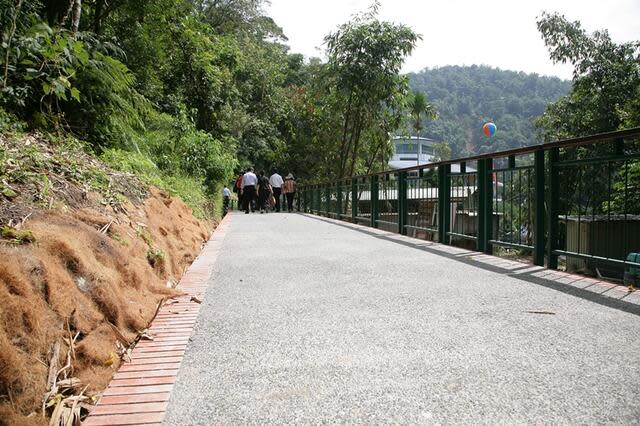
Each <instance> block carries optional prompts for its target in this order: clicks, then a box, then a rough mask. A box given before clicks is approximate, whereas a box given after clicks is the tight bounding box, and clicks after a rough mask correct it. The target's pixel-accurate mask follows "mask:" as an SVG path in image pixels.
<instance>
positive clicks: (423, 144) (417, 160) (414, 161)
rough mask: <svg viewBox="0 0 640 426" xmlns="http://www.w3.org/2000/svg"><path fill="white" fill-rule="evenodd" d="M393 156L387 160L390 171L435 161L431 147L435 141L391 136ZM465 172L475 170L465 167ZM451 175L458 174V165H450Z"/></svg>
mask: <svg viewBox="0 0 640 426" xmlns="http://www.w3.org/2000/svg"><path fill="white" fill-rule="evenodd" d="M391 142H392V143H393V156H392V157H391V159H390V160H389V163H388V164H389V167H390V168H391V170H398V169H406V168H408V167H414V166H422V165H425V164H429V163H433V162H434V161H435V153H434V147H433V145H435V144H436V141H434V140H433V139H429V138H423V137H419V136H393V137H392V138H391ZM467 171H469V172H475V171H476V169H474V168H473V167H469V166H467ZM451 172H452V173H460V165H459V164H452V165H451Z"/></svg>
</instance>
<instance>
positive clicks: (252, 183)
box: [240, 167, 258, 214]
mask: <svg viewBox="0 0 640 426" xmlns="http://www.w3.org/2000/svg"><path fill="white" fill-rule="evenodd" d="M257 184H258V178H257V176H256V175H255V173H253V167H249V169H248V170H247V173H245V174H244V175H243V176H242V184H241V185H240V188H241V189H242V207H243V209H244V212H245V214H249V209H251V211H252V212H253V200H254V199H255V198H256V185H257Z"/></svg>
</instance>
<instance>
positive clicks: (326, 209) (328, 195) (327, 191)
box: [324, 184, 331, 217]
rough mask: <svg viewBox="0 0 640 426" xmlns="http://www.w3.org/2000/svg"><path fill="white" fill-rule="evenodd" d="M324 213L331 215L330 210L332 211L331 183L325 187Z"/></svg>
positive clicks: (327, 215)
mask: <svg viewBox="0 0 640 426" xmlns="http://www.w3.org/2000/svg"><path fill="white" fill-rule="evenodd" d="M324 198H325V200H324V201H325V202H324V215H325V216H326V217H329V212H330V211H331V186H330V185H329V184H327V185H325V187H324Z"/></svg>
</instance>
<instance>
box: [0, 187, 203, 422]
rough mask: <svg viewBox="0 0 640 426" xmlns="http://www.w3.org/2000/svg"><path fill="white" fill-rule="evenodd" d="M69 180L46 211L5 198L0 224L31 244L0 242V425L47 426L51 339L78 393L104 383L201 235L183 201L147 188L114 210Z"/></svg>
mask: <svg viewBox="0 0 640 426" xmlns="http://www.w3.org/2000/svg"><path fill="white" fill-rule="evenodd" d="M61 176H62V175H61ZM61 179H62V178H61ZM135 184H136V185H138V184H139V182H137V181H136V182H135ZM74 185H75V184H74V183H73V182H72V183H70V184H69V186H68V187H67V189H66V190H65V194H67V195H69V199H68V200H66V201H68V202H65V203H62V204H61V205H57V206H48V207H51V208H46V209H45V208H43V206H39V207H37V208H34V207H33V205H31V206H30V207H29V208H28V209H27V208H21V207H20V206H19V205H14V202H16V201H18V200H17V198H14V199H13V200H12V202H11V203H7V202H5V203H4V204H3V205H4V210H2V212H3V215H4V217H3V219H4V220H5V221H4V223H3V222H2V221H0V225H9V223H8V222H7V221H10V225H11V226H12V227H16V228H17V229H19V230H21V231H30V232H31V234H32V235H33V241H25V242H24V243H20V244H17V243H16V242H15V241H14V242H13V243H9V242H7V241H4V242H2V241H3V240H0V424H40V423H42V424H46V420H45V418H44V417H43V416H42V402H43V396H44V395H45V394H46V393H47V391H48V389H47V386H48V375H49V365H50V363H51V360H52V354H53V348H54V346H55V345H56V342H58V343H59V345H60V353H59V357H58V364H59V365H60V366H62V365H64V364H65V362H66V360H67V359H70V360H71V361H70V369H69V371H68V372H69V373H70V374H69V377H74V378H77V379H79V380H80V382H81V383H82V388H84V387H85V386H86V390H85V393H86V394H89V395H95V394H97V393H99V392H100V391H101V390H102V389H104V387H105V386H106V384H107V383H108V382H109V380H110V378H111V376H112V375H113V373H114V372H115V371H116V370H117V368H118V366H119V364H120V357H121V354H122V353H123V350H122V346H123V344H125V343H127V344H128V343H131V342H133V341H134V340H135V339H136V338H137V336H138V334H139V332H141V331H142V330H144V329H145V328H146V327H147V325H148V324H149V322H150V321H151V319H152V317H153V315H154V314H155V312H156V309H157V306H158V304H159V303H160V302H161V301H162V300H163V299H165V298H167V297H170V296H172V295H175V294H176V290H174V289H173V287H174V286H175V283H177V282H178V281H179V279H180V277H181V276H182V275H183V273H184V272H185V270H186V268H187V267H188V266H189V265H190V263H191V262H192V260H193V259H194V258H195V256H196V255H197V253H198V252H199V251H200V249H201V247H202V244H203V242H204V241H205V240H206V239H207V237H208V235H209V230H208V227H207V224H205V223H203V222H200V221H198V220H197V219H195V217H194V216H193V215H192V212H191V210H190V209H189V208H188V207H187V206H186V205H185V204H184V203H183V202H182V201H181V200H179V199H176V198H173V197H171V196H169V195H167V194H165V193H163V192H162V191H160V190H158V189H156V188H145V194H146V198H145V199H144V201H141V199H138V198H136V197H133V196H132V198H133V202H132V200H130V199H123V198H122V197H121V198H120V199H119V200H118V204H117V206H115V205H111V204H110V203H105V202H102V201H104V197H103V196H101V195H100V194H97V193H96V192H95V191H90V190H89V191H83V190H82V189H81V188H80V187H79V186H77V187H76V186H74ZM118 185H125V182H124V181H122V180H118ZM71 186H73V190H70V189H69V188H70V187H71ZM60 187H61V188H64V187H65V186H64V185H63V184H61V185H60ZM78 188H80V189H78ZM18 189H20V190H21V192H22V194H28V191H26V189H25V188H23V187H21V188H18ZM134 192H135V194H140V193H141V192H140V191H139V190H135V191H134ZM10 204H11V205H14V207H12V206H10ZM8 211H10V212H11V213H10V214H6V212H8ZM27 211H29V212H30V213H31V214H30V215H29V216H28V217H27V218H26V219H25V217H24V216H23V215H25V213H26V212H27ZM74 339H75V343H71V342H72V341H74ZM122 340H125V341H126V342H122ZM50 412H51V409H48V410H47V413H48V414H50Z"/></svg>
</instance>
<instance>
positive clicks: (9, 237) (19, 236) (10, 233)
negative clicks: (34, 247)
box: [0, 225, 36, 245]
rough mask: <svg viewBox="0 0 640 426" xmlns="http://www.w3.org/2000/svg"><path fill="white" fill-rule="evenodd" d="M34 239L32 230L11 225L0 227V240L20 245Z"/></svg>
mask: <svg viewBox="0 0 640 426" xmlns="http://www.w3.org/2000/svg"><path fill="white" fill-rule="evenodd" d="M35 241H36V238H35V236H34V235H33V232H31V231H29V230H18V229H16V228H14V227H12V226H6V225H5V226H2V227H0V242H3V243H9V244H15V245H21V244H29V243H33V242H35Z"/></svg>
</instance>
